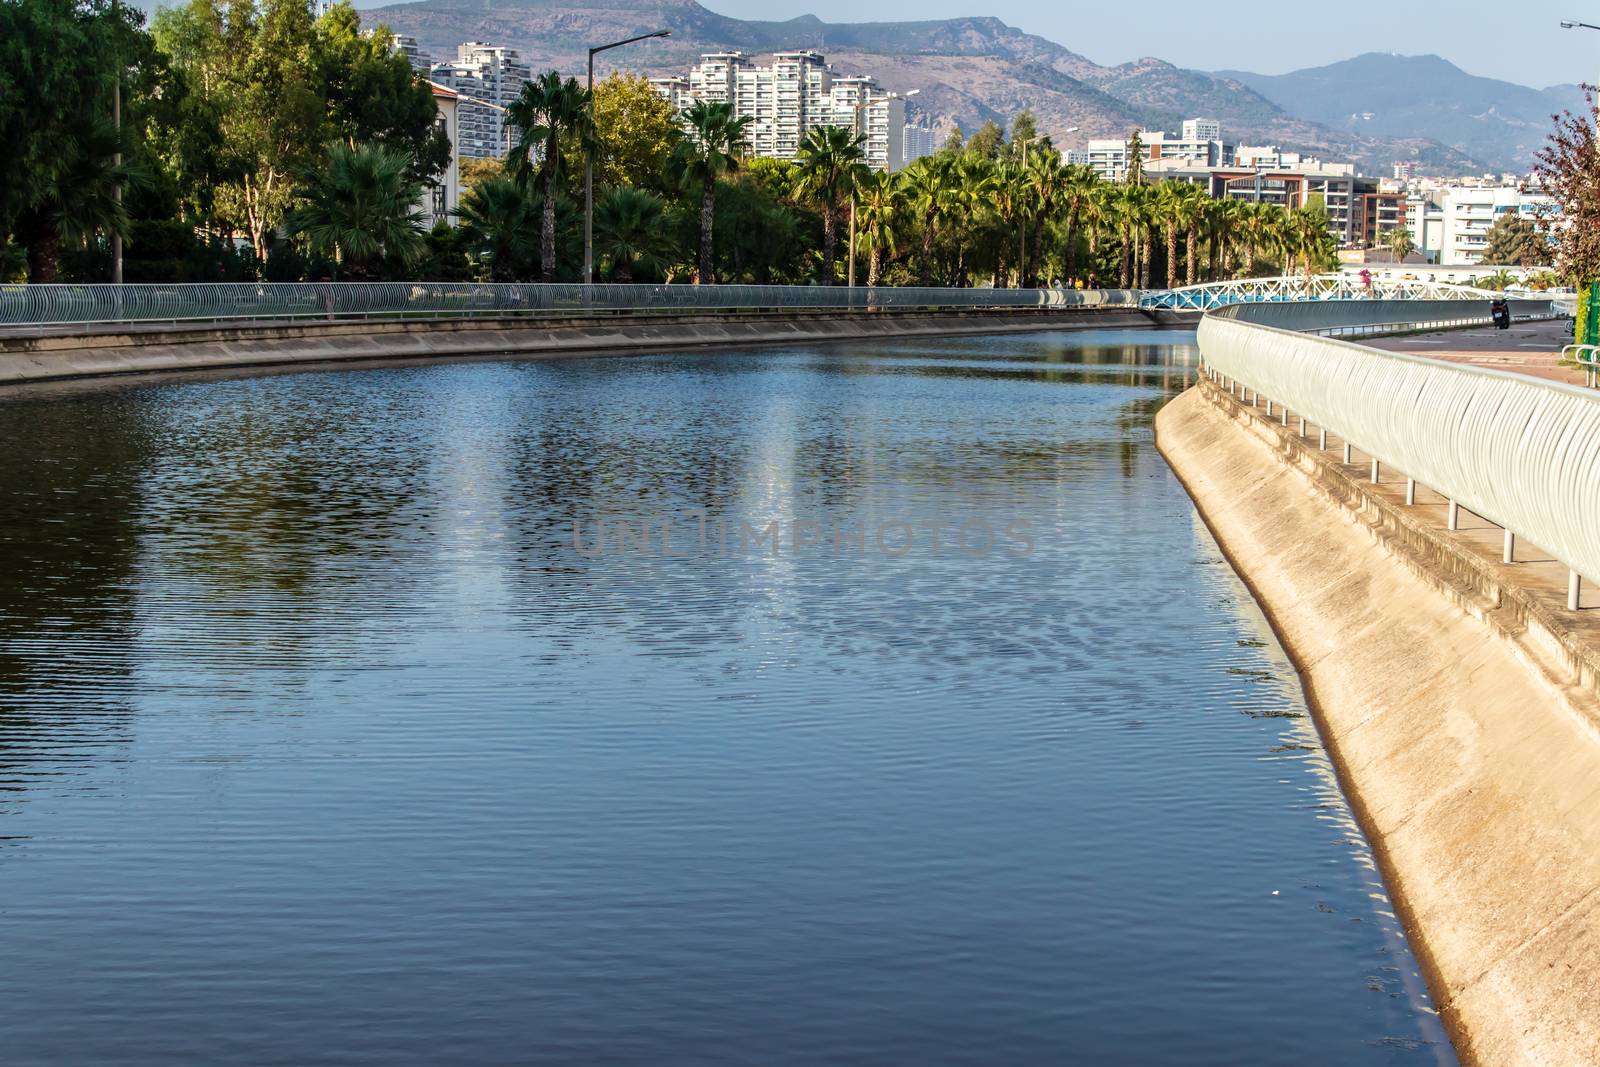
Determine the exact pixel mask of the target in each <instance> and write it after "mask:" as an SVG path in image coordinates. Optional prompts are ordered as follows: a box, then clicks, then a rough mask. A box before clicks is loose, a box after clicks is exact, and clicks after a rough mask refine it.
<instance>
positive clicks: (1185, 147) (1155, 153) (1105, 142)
mask: <svg viewBox="0 0 1600 1067" xmlns="http://www.w3.org/2000/svg"><path fill="white" fill-rule="evenodd" d="M1139 148H1140V159H1141V160H1142V161H1143V165H1144V167H1145V168H1148V167H1149V166H1150V164H1151V163H1154V162H1159V161H1162V160H1178V161H1181V162H1180V164H1179V165H1180V166H1181V165H1192V166H1198V167H1226V166H1232V165H1233V162H1234V147H1233V146H1232V145H1230V144H1227V143H1226V142H1224V141H1223V140H1222V124H1221V123H1219V122H1218V121H1217V120H1215V119H1188V120H1186V121H1185V122H1184V123H1183V132H1182V133H1180V134H1177V135H1174V134H1170V133H1167V132H1165V131H1163V130H1140V131H1139ZM1132 151H1133V142H1132V139H1131V138H1130V139H1128V140H1119V139H1115V138H1112V139H1099V140H1092V141H1090V142H1089V144H1088V149H1087V157H1088V158H1087V160H1086V162H1087V164H1088V166H1089V167H1090V168H1091V169H1093V170H1094V171H1095V172H1096V173H1097V174H1099V175H1100V177H1102V178H1104V179H1105V180H1106V181H1112V182H1119V181H1122V179H1123V178H1124V177H1126V176H1127V173H1128V170H1129V168H1130V167H1131V166H1132Z"/></svg>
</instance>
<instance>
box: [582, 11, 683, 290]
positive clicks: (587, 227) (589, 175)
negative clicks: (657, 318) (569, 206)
mask: <svg viewBox="0 0 1600 1067" xmlns="http://www.w3.org/2000/svg"><path fill="white" fill-rule="evenodd" d="M671 36H672V31H671V30H657V31H655V32H654V33H641V34H640V35H639V36H637V37H629V38H628V39H627V40H625V41H612V42H611V43H610V44H602V45H597V46H595V47H594V48H591V49H589V130H590V139H589V144H588V145H587V146H586V147H585V148H584V151H583V284H584V285H589V284H590V283H592V282H593V281H594V139H593V134H594V57H595V56H597V55H599V54H600V53H601V52H609V51H610V50H611V49H613V48H621V47H622V46H623V45H625V44H633V43H634V42H635V41H648V40H649V39H650V38H652V37H671Z"/></svg>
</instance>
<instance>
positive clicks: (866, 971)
mask: <svg viewBox="0 0 1600 1067" xmlns="http://www.w3.org/2000/svg"><path fill="white" fill-rule="evenodd" d="M1195 359H1196V354H1195V350H1194V348H1193V336H1192V334H1182V333H1147V332H1101V333H1073V334H1067V333H1063V334H1040V335H1033V336H1006V337H990V338H948V339H940V340H932V341H916V342H905V343H899V344H886V343H881V342H879V343H872V344H866V343H861V344H855V345H851V344H839V345H831V346H816V347H797V348H793V349H789V350H775V349H764V350H759V351H749V352H727V353H717V354H700V353H689V354H685V353H677V354H670V355H661V356H659V357H640V358H609V359H608V358H597V359H590V360H578V361H567V362H549V363H528V362H524V363H518V362H481V363H456V364H451V365H428V366H409V367H395V368H362V369H350V370H342V371H338V372H323V373H297V374H284V375H274V376H257V377H243V378H237V379H234V380H190V381H174V380H165V381H154V382H150V381H145V382H138V383H122V384H120V385H114V386H98V387H93V388H89V387H81V386H80V387H61V388H57V389H54V390H52V391H49V392H38V391H34V392H17V393H12V394H9V395H7V396H5V397H3V398H0V456H3V457H4V460H3V465H0V489H3V492H0V550H3V559H4V561H5V566H4V567H3V569H0V1060H3V1061H4V1062H5V1063H6V1064H7V1065H8V1067H17V1065H22V1064H45V1063H98V1064H111V1063H116V1064H171V1063H213V1064H214V1063H229V1062H238V1063H251V1064H293V1065H303V1064H323V1063H327V1064H385V1065H390V1064H401V1063H406V1064H412V1063H415V1064H438V1063H474V1064H477V1063H483V1064H490V1063H505V1064H525V1063H526V1064H577V1063H582V1064H602V1063H603V1064H641V1065H644V1064H649V1065H657V1064H664V1063H694V1064H738V1065H744V1064H773V1065H787V1064H833V1063H870V1064H891V1063H895V1064H901V1063H903V1064H994V1063H1009V1064H1020V1063H1064V1062H1072V1063H1094V1064H1113V1063H1116V1064H1122V1063H1128V1064H1183V1065H1197V1064H1228V1065H1235V1064H1311V1063H1328V1064H1357V1065H1365V1064H1448V1063H1452V1062H1453V1058H1452V1053H1451V1051H1450V1049H1449V1045H1448V1042H1447V1041H1446V1040H1445V1038H1444V1036H1443V1034H1442V1033H1441V1029H1440V1026H1439V1024H1438V1020H1437V1018H1436V1016H1435V1015H1434V1014H1433V1012H1432V1010H1431V1008H1430V1006H1429V1002H1428V1000H1427V997H1426V992H1425V990H1424V987H1423V984H1422V981H1421V980H1420V979H1419V978H1418V977H1417V964H1416V961H1415V960H1414V959H1413V957H1412V956H1411V954H1410V952H1409V950H1408V949H1407V947H1406V943H1405V940H1404V936H1403V934H1402V932H1401V930H1400V928H1399V925H1398V923H1397V922H1396V920H1395V919H1394V917H1393V915H1392V914H1391V911H1390V905H1389V903H1388V901H1387V899H1386V897H1385V893H1384V888H1383V885H1382V883H1381V880H1380V878H1379V876H1378V874H1377V873H1376V870H1375V866H1374V863H1373V858H1372V855H1371V853H1370V851H1369V850H1368V847H1367V845H1366V844H1365V843H1364V841H1363V840H1362V837H1361V835H1360V832H1359V830H1358V829H1357V828H1356V827H1355V825H1354V823H1353V821H1352V818H1351V814H1350V811H1349V810H1348V808H1347V807H1346V805H1345V803H1344V801H1343V799H1342V798H1341V796H1340V794H1339V791H1338V788H1337V786H1336V784H1335V783H1334V780H1333V777H1332V774H1331V771H1330V766H1329V761H1328V758H1327V756H1326V755H1325V753H1324V752H1323V750H1322V748H1321V746H1320V745H1319V743H1318V740H1317V735H1316V732H1315V728H1314V725H1313V723H1312V721H1311V720H1310V719H1309V718H1308V715H1307V710H1306V705H1305V702H1304V698H1303V696H1302V693H1301V691H1300V689H1299V686H1298V684H1297V681H1296V677H1295V674H1294V671H1293V669H1292V667H1291V666H1290V665H1289V663H1288V662H1287V661H1286V659H1285V657H1284V655H1283V653H1282V651H1281V650H1280V649H1279V648H1278V646H1277V645H1276V643H1275V642H1274V640H1273V638H1272V636H1271V634H1270V632H1269V630H1268V628H1267V626H1266V624H1265V623H1264V621H1263V619H1262V617H1261V615H1260V614H1259V612H1258V611H1257V609H1256V608H1255V607H1254V605H1253V604H1252V602H1251V600H1250V598H1249V596H1248V594H1247V593H1246V591H1245V589H1244V588H1243V587H1242V586H1241V585H1240V583H1239V581H1238V580H1237V579H1236V578H1235V576H1234V575H1233V573H1232V572H1231V570H1230V569H1229V567H1228V565H1227V564H1226V563H1225V561H1224V560H1223V559H1222V557H1221V555H1220V553H1219V551H1218V549H1217V547H1216V545H1215V544H1214V542H1213V541H1212V540H1211V538H1210V536H1209V535H1208V534H1207V532H1206V530H1205V528H1204V526H1203V525H1202V524H1201V523H1200V522H1199V520H1198V519H1197V517H1196V515H1195V512H1194V510H1193V507H1192V506H1191V504H1190V502H1189V500H1188V498H1187V497H1186V496H1185V494H1184V491H1183V489H1182V488H1181V486H1179V484H1178V483H1177V482H1176V480H1175V479H1174V477H1173V475H1172V474H1171V473H1170V472H1169V470H1168V469H1167V467H1166V465H1165V464H1164V462H1163V461H1162V459H1161V457H1160V456H1159V455H1158V453H1157V452H1156V450H1155V447H1154V444H1153V441H1152V433H1151V420H1152V417H1153V416H1154V414H1155V412H1156V410H1157V409H1158V408H1159V407H1160V406H1161V404H1162V403H1163V402H1165V401H1166V400H1167V399H1169V398H1170V397H1171V396H1172V395H1174V393H1175V392H1176V391H1177V390H1179V389H1181V388H1182V387H1183V386H1184V384H1185V383H1186V382H1188V381H1191V380H1192V378H1193V373H1194V366H1195ZM935 537H937V538H938V543H937V545H936V544H935V540H934V539H935Z"/></svg>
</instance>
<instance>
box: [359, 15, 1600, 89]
mask: <svg viewBox="0 0 1600 1067" xmlns="http://www.w3.org/2000/svg"><path fill="white" fill-rule="evenodd" d="M700 2H701V3H703V4H705V6H707V7H709V8H711V9H712V10H713V11H717V12H720V13H722V14H725V15H733V16H735V17H736V18H757V19H787V18H793V17H795V16H796V15H804V14H814V15H816V16H817V17H818V18H821V19H824V20H825V21H828V22H868V21H880V20H881V21H893V20H901V19H930V18H951V17H955V16H960V15H980V14H982V15H994V16H995V17H997V18H1000V19H1002V20H1004V21H1005V22H1008V23H1010V24H1011V25H1013V26H1016V27H1018V28H1019V29H1023V30H1026V31H1028V32H1029V33H1036V34H1038V35H1040V36H1041V37H1048V38H1049V39H1051V40H1052V41H1056V42H1057V43H1059V44H1062V45H1065V46H1066V47H1068V48H1070V49H1072V50H1073V51H1074V52H1077V53H1079V54H1080V55H1084V56H1087V57H1089V58H1090V59H1092V60H1094V61H1095V62H1096V63H1107V64H1112V63H1122V62H1125V61H1127V60H1130V59H1137V58H1139V57H1140V56H1159V57H1161V58H1162V59H1165V60H1168V61H1170V62H1173V63H1176V64H1178V65H1179V66H1184V67H1193V68H1196V69H1199V70H1218V69H1233V70H1253V71H1258V72H1260V73H1263V74H1281V73H1283V72H1284V71H1288V70H1294V69H1297V68H1299V67H1312V66H1321V65H1323V64H1325V63H1332V62H1336V61H1337V60H1340V59H1348V58H1349V57H1351V56H1353V55H1357V54H1359V53H1362V52H1401V53H1404V54H1406V55H1421V54H1426V53H1430V52H1431V53H1434V54H1437V55H1441V56H1443V57H1445V58H1446V59H1448V60H1450V61H1451V62H1452V63H1455V64H1456V65H1457V66H1459V67H1461V68H1462V69H1463V70H1465V71H1467V72H1468V73H1470V74H1479V75H1483V76H1484V77H1490V78H1502V79H1505V80H1506V81H1514V82H1521V83H1522V84H1524V85H1532V86H1535V87H1537V88H1541V89H1542V88H1544V87H1545V86H1547V85H1554V84H1556V83H1557V82H1578V81H1587V82H1591V83H1593V82H1594V81H1596V79H1600V31H1595V30H1563V29H1561V27H1560V25H1559V24H1560V22H1561V20H1562V19H1563V18H1576V19H1578V20H1580V21H1584V22H1593V23H1595V24H1596V25H1600V0H1565V2H1552V0H1435V2H1433V3H1415V2H1411V3H1405V2H1400V3H1396V2H1383V0H1378V2H1371V0H1367V2H1363V0H1355V2H1353V3H1335V4H1333V5H1331V6H1329V5H1321V4H1315V5H1306V4H1301V3H1285V4H1275V3H1263V2H1260V0H1256V2H1248V3H1239V4H1219V3H1216V2H1215V0H1138V2H1137V3H1129V4H1114V3H1105V2H1104V0H700ZM363 6H366V5H365V4H363ZM1219 8H1220V9H1224V10H1230V11H1237V12H1239V13H1240V15H1239V17H1238V18H1235V19H1230V20H1228V21H1223V20H1222V19H1221V18H1219V17H1218V15H1217V14H1216V11H1217V9H1219Z"/></svg>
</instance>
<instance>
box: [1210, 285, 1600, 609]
mask: <svg viewBox="0 0 1600 1067" xmlns="http://www.w3.org/2000/svg"><path fill="white" fill-rule="evenodd" d="M1429 307H1430V306H1429V305H1428V304H1426V303H1417V304H1413V305H1411V310H1412V313H1413V314H1415V315H1416V316H1418V317H1419V318H1422V317H1432V316H1433V315H1435V314H1438V311H1437V310H1436V311H1430V310H1429ZM1327 310H1328V312H1329V313H1330V315H1331V317H1332V318H1333V320H1334V322H1337V320H1338V318H1339V317H1340V316H1343V315H1348V314H1354V313H1358V310H1359V309H1351V308H1350V307H1349V305H1345V306H1344V307H1340V305H1337V304H1330V305H1327ZM1286 313H1287V314H1286ZM1314 322H1315V319H1314V314H1313V309H1311V308H1306V307H1300V308H1295V309H1293V310H1292V312H1291V310H1290V309H1289V308H1287V307H1284V306H1281V305H1254V306H1252V305H1240V306H1238V307H1234V308H1228V309H1225V310H1223V311H1219V312H1216V313H1213V314H1210V315H1207V316H1206V317H1205V319H1204V320H1202V322H1201V324H1200V333H1199V342H1200V352H1201V356H1202V358H1203V360H1204V362H1205V368H1206V374H1207V376H1208V377H1209V378H1211V380H1213V381H1214V382H1216V383H1217V384H1219V385H1221V386H1222V387H1223V388H1225V389H1228V390H1229V391H1230V392H1232V393H1233V394H1234V395H1235V396H1241V397H1243V396H1245V395H1246V394H1248V395H1249V399H1250V402H1251V403H1252V404H1253V403H1256V402H1257V401H1258V399H1259V400H1265V401H1266V402H1267V403H1268V405H1269V406H1272V405H1273V404H1276V405H1278V406H1280V407H1281V408H1282V411H1281V417H1282V419H1283V422H1284V424H1285V425H1287V424H1288V421H1289V413H1290V412H1293V413H1294V414H1295V415H1296V416H1298V417H1300V418H1302V419H1304V420H1305V421H1306V422H1308V423H1311V424H1314V425H1316V426H1317V427H1320V428H1321V429H1322V431H1323V432H1324V433H1327V432H1331V433H1333V434H1335V435H1337V436H1338V437H1340V438H1342V439H1344V440H1345V441H1346V442H1347V443H1348V444H1347V451H1346V458H1347V461H1348V458H1349V451H1348V449H1349V447H1350V446H1354V448H1356V449H1358V450H1359V451H1360V452H1361V453H1363V454H1364V455H1367V456H1370V457H1371V458H1372V463H1373V467H1372V470H1373V476H1374V478H1376V477H1377V476H1378V472H1379V468H1380V465H1386V466H1388V467H1391V468H1394V469H1395V470H1397V471H1399V472H1401V473H1403V474H1404V475H1405V477H1406V478H1407V503H1413V502H1414V501H1415V491H1416V485H1417V484H1418V483H1421V484H1423V485H1427V486H1430V487H1432V488H1433V489H1434V490H1435V491H1436V492H1438V493H1440V494H1441V495H1443V496H1444V497H1446V498H1447V499H1448V500H1449V502H1450V507H1449V514H1450V525H1451V528H1452V529H1454V528H1455V523H1456V517H1457V514H1458V511H1459V508H1461V507H1465V508H1467V509H1468V510H1469V511H1471V512H1472V513H1474V514H1476V515H1481V516H1482V517H1484V518H1485V519H1488V520H1489V521H1490V522H1493V523H1495V524H1496V525H1498V526H1500V527H1502V528H1503V529H1504V531H1505V554H1504V558H1505V561H1506V562H1508V563H1509V562H1511V560H1512V558H1513V549H1514V545H1515V539H1516V538H1518V537H1521V538H1525V539H1526V540H1528V541H1530V542H1531V543H1533V544H1536V545H1538V546H1540V547H1541V548H1543V549H1545V550H1546V551H1548V552H1550V553H1551V554H1553V555H1554V556H1555V557H1556V558H1557V559H1558V560H1560V561H1561V562H1562V563H1563V564H1565V565H1566V566H1567V567H1568V568H1569V581H1568V595H1567V601H1568V607H1569V608H1570V609H1572V610H1577V608H1578V606H1579V595H1580V592H1581V587H1582V578H1583V577H1587V578H1589V579H1590V580H1591V581H1593V580H1595V579H1600V394H1597V393H1595V392H1594V391H1592V390H1588V389H1585V388H1583V387H1582V386H1577V385H1568V384H1564V383H1560V382H1551V381H1543V380H1540V379H1537V378H1532V377H1528V376H1525V375H1520V374H1513V373H1509V372H1506V371H1498V370H1489V369H1485V368H1481V367H1473V366H1466V365H1460V364H1450V363H1444V362H1441V361H1438V360H1430V359H1426V358H1421V357H1417V356H1409V355H1402V354H1398V353H1392V352H1383V351H1379V350H1377V349H1373V348H1366V347H1363V346H1361V345H1357V344H1352V343H1350V342H1348V341H1340V340H1335V339H1333V338H1328V337H1319V336H1314V335H1312V334H1310V333H1308V332H1302V331H1306V330H1310V329H1314V328H1315V325H1314ZM1286 326H1293V327H1297V328H1285V327H1286ZM1580 576H1581V577H1580Z"/></svg>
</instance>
